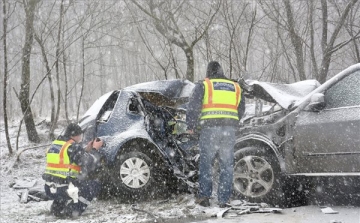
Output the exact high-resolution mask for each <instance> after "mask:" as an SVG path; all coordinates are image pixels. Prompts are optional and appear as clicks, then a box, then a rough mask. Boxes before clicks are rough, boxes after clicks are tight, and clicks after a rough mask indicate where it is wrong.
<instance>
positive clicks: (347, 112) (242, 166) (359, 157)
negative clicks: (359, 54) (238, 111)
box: [234, 64, 360, 205]
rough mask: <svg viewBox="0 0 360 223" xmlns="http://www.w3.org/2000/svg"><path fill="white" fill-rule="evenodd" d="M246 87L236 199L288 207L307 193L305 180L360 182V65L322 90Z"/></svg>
mask: <svg viewBox="0 0 360 223" xmlns="http://www.w3.org/2000/svg"><path fill="white" fill-rule="evenodd" d="M241 86H242V88H243V89H244V90H245V92H246V97H247V98H248V100H247V103H248V105H247V109H246V115H245V117H244V118H243V119H242V127H241V128H240V131H239V134H238V138H237V141H236V149H235V151H236V154H235V165H234V168H235V172H234V193H235V194H236V196H240V197H242V198H245V199H247V200H251V201H254V202H268V203H271V204H274V205H288V204H287V203H288V202H291V199H293V198H294V197H295V196H300V197H301V193H303V192H304V191H303V187H302V184H301V180H304V179H309V178H311V177H353V178H356V177H359V176H360V162H359V161H360V87H359V86H360V64H355V65H353V66H351V67H349V68H347V69H345V70H344V71H342V72H340V73H339V74H337V75H335V76H334V77H333V78H331V79H329V80H328V81H327V82H325V83H324V84H322V85H320V84H319V83H318V82H317V81H315V80H307V81H302V82H297V83H293V84H274V83H265V82H258V81H242V82H241ZM249 101H253V102H254V103H253V104H252V105H250V104H249ZM294 179H296V180H294ZM295 199H296V198H295Z"/></svg>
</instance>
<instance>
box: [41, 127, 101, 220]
mask: <svg viewBox="0 0 360 223" xmlns="http://www.w3.org/2000/svg"><path fill="white" fill-rule="evenodd" d="M81 140H82V129H81V127H80V126H79V125H78V124H75V123H70V124H69V125H68V126H67V127H66V130H65V133H64V135H61V136H59V137H58V139H56V140H55V141H54V142H53V143H52V145H51V146H50V148H49V149H48V150H47V152H46V168H45V173H44V174H43V176H42V177H43V179H44V180H45V193H46V195H47V196H49V197H50V198H51V199H53V200H54V201H53V203H52V205H51V208H50V212H51V213H52V214H53V215H54V216H56V217H76V216H80V215H81V214H82V213H83V212H84V211H85V209H86V207H87V206H88V204H89V203H90V202H91V201H92V199H93V198H94V197H96V196H97V195H98V193H99V192H100V189H101V184H100V182H98V181H97V180H92V179H89V174H91V173H92V172H93V171H94V170H95V168H96V167H98V165H99V164H100V160H101V157H102V156H101V154H100V152H99V149H100V148H101V147H102V145H103V141H102V140H100V139H97V140H94V141H92V142H89V143H88V145H87V146H86V148H83V147H82V146H81V145H80V142H81Z"/></svg>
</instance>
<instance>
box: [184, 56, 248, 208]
mask: <svg viewBox="0 0 360 223" xmlns="http://www.w3.org/2000/svg"><path fill="white" fill-rule="evenodd" d="M244 111H245V101H244V99H243V94H242V90H241V88H240V86H239V85H238V83H236V82H234V81H232V80H229V79H227V78H226V77H225V75H224V72H223V69H222V68H221V66H220V64H219V63H218V62H217V61H211V62H210V63H209V64H208V66H207V71H206V78H205V80H204V81H202V82H198V83H197V84H196V85H195V88H194V90H193V92H192V96H191V97H190V100H189V104H188V107H187V112H186V122H187V130H188V132H189V133H190V134H191V133H194V131H195V130H196V129H197V127H198V124H199V125H200V129H201V130H200V141H199V147H200V164H199V191H198V197H197V199H196V203H198V204H199V205H201V206H204V207H208V206H210V201H209V199H210V196H211V194H212V163H213V161H214V159H215V156H216V154H218V161H219V168H220V176H219V184H218V192H217V195H218V202H219V207H221V208H223V207H226V203H227V202H229V199H230V195H231V192H232V184H233V163H234V145H235V131H236V129H237V128H238V124H239V120H240V118H241V116H242V115H243V113H244Z"/></svg>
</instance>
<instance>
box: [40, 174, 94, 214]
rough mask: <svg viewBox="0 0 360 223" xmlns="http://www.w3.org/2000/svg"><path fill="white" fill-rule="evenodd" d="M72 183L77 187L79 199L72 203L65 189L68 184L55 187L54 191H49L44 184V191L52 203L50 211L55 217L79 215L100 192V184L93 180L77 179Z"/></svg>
mask: <svg viewBox="0 0 360 223" xmlns="http://www.w3.org/2000/svg"><path fill="white" fill-rule="evenodd" d="M74 185H75V186H76V187H78V188H79V193H78V196H79V200H78V202H77V203H74V201H73V200H72V198H70V197H69V195H68V194H67V192H66V190H67V189H68V186H62V187H57V189H56V193H51V191H50V186H49V185H47V184H45V193H46V195H47V196H49V197H50V198H51V199H53V200H54V201H53V203H52V205H51V208H50V211H51V213H52V214H54V215H55V216H57V217H72V216H79V215H81V214H82V213H83V212H84V211H85V209H86V207H87V206H88V203H89V202H90V201H92V200H93V199H94V198H95V197H96V196H97V195H98V194H99V192H100V189H101V184H100V183H99V182H98V181H95V180H88V181H77V182H76V183H75V182H74Z"/></svg>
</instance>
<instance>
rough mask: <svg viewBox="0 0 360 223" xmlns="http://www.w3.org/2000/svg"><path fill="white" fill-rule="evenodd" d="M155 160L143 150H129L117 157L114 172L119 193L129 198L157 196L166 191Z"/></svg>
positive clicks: (140, 198)
mask: <svg viewBox="0 0 360 223" xmlns="http://www.w3.org/2000/svg"><path fill="white" fill-rule="evenodd" d="M155 167H156V165H155V161H154V160H153V159H151V158H150V157H149V156H148V155H147V154H145V153H143V152H138V151H134V152H128V153H124V154H120V155H119V156H118V157H117V160H116V165H115V169H114V170H113V174H114V176H115V187H116V190H117V192H118V194H119V195H121V196H122V197H123V198H125V199H127V200H131V201H133V200H145V199H148V198H157V197H158V195H159V194H160V193H161V191H164V187H163V184H162V182H164V181H163V180H162V177H161V174H159V173H157V172H158V171H157V170H156V168H155Z"/></svg>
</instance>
